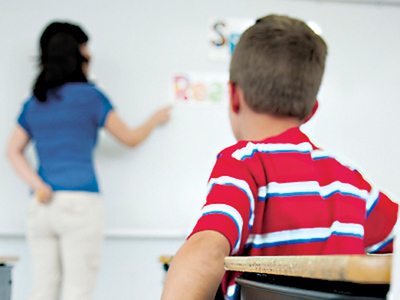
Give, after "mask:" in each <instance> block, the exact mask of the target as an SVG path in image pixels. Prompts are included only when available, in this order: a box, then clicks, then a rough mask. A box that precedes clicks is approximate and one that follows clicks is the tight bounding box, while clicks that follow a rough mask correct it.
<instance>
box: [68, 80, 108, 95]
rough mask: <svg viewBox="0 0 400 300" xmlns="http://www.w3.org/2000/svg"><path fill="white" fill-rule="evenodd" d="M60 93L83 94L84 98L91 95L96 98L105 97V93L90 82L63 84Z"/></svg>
mask: <svg viewBox="0 0 400 300" xmlns="http://www.w3.org/2000/svg"><path fill="white" fill-rule="evenodd" d="M61 88H62V92H64V93H72V94H75V93H78V94H82V93H84V94H85V95H86V96H87V95H88V94H89V95H92V96H95V97H96V96H97V97H105V98H107V97H106V96H105V93H104V92H103V91H102V90H101V89H100V88H99V87H98V86H97V85H96V84H94V83H91V82H68V83H65V84H64V85H63V86H62V87H61Z"/></svg>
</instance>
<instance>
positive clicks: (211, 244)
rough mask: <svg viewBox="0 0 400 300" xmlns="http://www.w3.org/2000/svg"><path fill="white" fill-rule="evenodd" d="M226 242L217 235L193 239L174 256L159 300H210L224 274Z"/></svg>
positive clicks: (210, 233) (205, 234) (197, 235)
mask: <svg viewBox="0 0 400 300" xmlns="http://www.w3.org/2000/svg"><path fill="white" fill-rule="evenodd" d="M229 253H230V243H229V241H228V239H227V238H226V237H225V236H224V235H222V234H221V233H219V232H216V231H211V230H208V231H201V232H198V233H195V234H194V235H192V236H191V237H190V238H189V239H188V240H187V241H186V242H185V243H184V244H183V246H182V247H181V248H180V249H179V251H178V252H177V254H176V255H175V256H174V258H173V260H172V262H171V266H170V268H169V270H168V272H167V278H166V280H165V285H164V291H163V294H162V296H161V299H162V300H169V299H173V300H179V299H185V300H186V299H191V300H200V299H201V300H206V299H207V300H209V299H210V300H213V299H214V297H215V294H216V292H217V289H218V286H219V285H220V283H221V280H222V277H223V276H224V274H225V269H224V259H225V257H226V256H228V255H229Z"/></svg>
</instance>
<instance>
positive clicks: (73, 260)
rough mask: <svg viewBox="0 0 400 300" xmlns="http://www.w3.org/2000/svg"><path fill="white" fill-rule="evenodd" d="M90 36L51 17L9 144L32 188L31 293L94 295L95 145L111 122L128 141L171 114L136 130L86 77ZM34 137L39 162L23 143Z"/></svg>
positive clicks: (98, 226)
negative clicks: (29, 90)
mask: <svg viewBox="0 0 400 300" xmlns="http://www.w3.org/2000/svg"><path fill="white" fill-rule="evenodd" d="M87 41H88V36H87V35H86V34H85V32H84V31H83V30H82V29H81V28H80V27H79V26H77V25H74V24H69V23H60V22H54V23H51V24H50V25H49V26H48V27H47V28H46V29H45V30H44V32H43V34H42V36H41V39H40V50H41V54H40V73H39V75H38V77H37V79H36V82H35V84H34V87H33V93H32V95H31V96H30V97H29V99H28V100H27V101H26V102H25V104H24V106H23V109H22V112H21V114H20V115H19V118H18V124H17V126H16V127H15V129H14V131H13V133H12V135H11V138H10V141H9V144H8V148H7V154H8V157H9V160H10V161H11V163H12V165H13V167H14V169H15V171H16V172H17V173H18V174H19V175H20V176H21V177H22V178H23V179H24V181H25V182H26V183H27V184H28V185H29V187H30V188H31V189H32V192H33V195H34V196H33V200H32V202H31V204H30V207H29V210H28V229H27V238H28V243H29V248H30V253H31V259H32V264H33V275H34V287H33V291H32V294H31V298H30V299H31V300H33V299H38V300H50V299H51V300H53V299H54V300H55V299H58V298H59V294H60V290H61V289H60V287H61V285H62V294H63V300H83V299H91V297H92V291H93V287H94V284H95V279H96V275H97V270H98V268H99V263H100V254H101V244H102V239H103V205H102V203H101V199H100V196H99V187H98V184H97V180H96V176H95V171H94V166H93V150H94V148H95V145H96V140H97V132H98V129H99V128H101V127H105V128H106V130H107V131H108V132H110V133H111V134H112V135H113V136H114V137H115V138H116V139H117V140H119V141H120V142H122V143H123V144H125V145H128V146H131V147H133V146H135V145H137V144H138V143H140V142H142V141H143V140H144V139H146V137H147V136H148V135H149V134H150V133H151V132H152V131H153V129H154V128H155V127H157V126H158V125H160V124H163V123H165V122H166V121H168V119H169V108H164V109H161V110H159V111H157V112H156V113H155V114H153V115H152V116H151V117H150V118H149V119H148V121H147V122H145V123H144V124H143V125H142V126H140V127H138V128H135V129H130V128H129V127H128V126H126V124H125V123H124V122H123V121H122V120H121V119H120V118H119V117H118V115H117V114H116V112H115V110H114V109H113V106H112V105H111V103H110V101H109V100H108V98H107V97H106V96H105V95H104V94H103V93H102V92H101V91H100V90H99V89H98V88H97V87H96V86H95V85H94V84H92V83H89V82H88V80H87V77H86V76H87V73H88V68H89V63H90V54H89V52H88V49H87V47H86V43H87ZM30 141H33V142H34V145H35V148H36V151H37V154H38V158H39V168H38V171H37V172H36V171H34V170H33V168H32V167H31V166H30V164H29V162H28V161H27V159H26V157H25V155H24V150H25V148H26V146H27V145H28V144H29V142H30Z"/></svg>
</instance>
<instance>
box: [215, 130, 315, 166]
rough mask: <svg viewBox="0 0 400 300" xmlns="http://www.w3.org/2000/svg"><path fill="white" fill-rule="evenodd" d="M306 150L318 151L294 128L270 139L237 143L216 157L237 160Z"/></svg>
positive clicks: (305, 136)
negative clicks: (298, 149)
mask: <svg viewBox="0 0 400 300" xmlns="http://www.w3.org/2000/svg"><path fill="white" fill-rule="evenodd" d="M292 148H293V149H297V148H300V150H301V149H302V148H307V149H308V150H309V151H311V150H315V149H318V148H317V147H315V145H313V144H312V143H311V142H310V140H309V138H308V137H307V135H305V134H304V133H303V132H302V131H301V130H300V128H298V127H294V128H290V129H288V130H286V131H285V132H283V133H281V134H279V135H275V136H272V137H266V138H265V139H263V140H259V141H239V142H237V143H236V144H234V145H232V146H229V147H227V148H225V149H223V150H222V151H221V152H220V153H219V154H218V157H232V158H235V159H237V160H243V158H246V157H249V156H252V155H253V154H254V153H255V152H273V151H279V150H282V151H285V149H292Z"/></svg>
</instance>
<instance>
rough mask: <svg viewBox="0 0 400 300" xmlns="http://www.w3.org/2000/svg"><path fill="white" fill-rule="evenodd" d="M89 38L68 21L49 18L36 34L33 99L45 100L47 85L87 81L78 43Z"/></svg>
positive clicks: (84, 60)
mask: <svg viewBox="0 0 400 300" xmlns="http://www.w3.org/2000/svg"><path fill="white" fill-rule="evenodd" d="M88 40H89V38H88V36H87V35H86V33H85V32H84V31H83V30H82V29H81V28H80V27H79V26H78V25H74V24H70V23H61V22H53V23H51V24H50V25H48V26H47V28H46V29H45V30H44V32H43V34H42V36H41V38H40V61H39V67H40V73H39V75H38V77H37V79H36V82H35V84H34V86H33V94H34V96H35V97H36V98H37V100H39V101H41V102H45V101H46V99H47V97H46V94H47V91H48V90H49V89H52V88H55V87H58V86H61V85H63V84H64V83H66V82H87V78H86V76H85V74H83V71H82V63H84V62H87V61H88V60H87V59H86V58H85V57H84V56H82V54H81V52H80V51H79V46H80V45H81V44H83V43H86V42H87V41H88Z"/></svg>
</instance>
